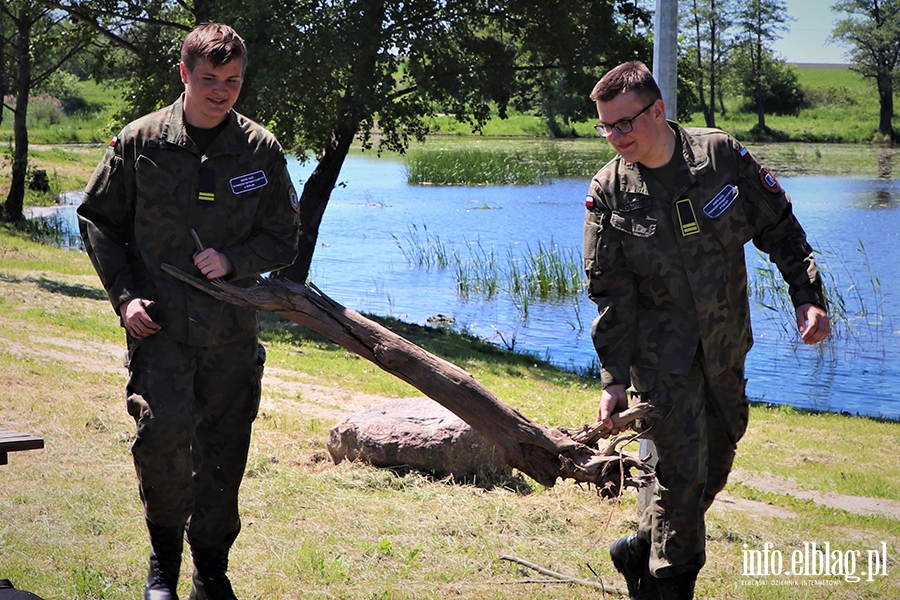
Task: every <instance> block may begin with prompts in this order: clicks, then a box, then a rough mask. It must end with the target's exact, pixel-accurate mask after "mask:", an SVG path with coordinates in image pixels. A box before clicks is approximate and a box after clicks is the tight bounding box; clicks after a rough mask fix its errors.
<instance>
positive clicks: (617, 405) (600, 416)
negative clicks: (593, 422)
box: [597, 384, 628, 435]
mask: <svg viewBox="0 0 900 600" xmlns="http://www.w3.org/2000/svg"><path fill="white" fill-rule="evenodd" d="M626 408H628V394H627V393H626V392H625V386H624V385H622V384H614V385H608V386H606V387H605V388H603V393H602V394H600V407H599V409H598V410H597V420H598V421H600V422H601V423H603V424H604V425H606V426H607V427H608V428H609V430H610V435H618V434H619V432H621V431H624V429H619V428H617V427H613V422H612V418H611V417H612V415H614V414H615V413H617V412H621V411H623V410H625V409H626Z"/></svg>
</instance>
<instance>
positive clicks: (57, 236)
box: [17, 214, 83, 249]
mask: <svg viewBox="0 0 900 600" xmlns="http://www.w3.org/2000/svg"><path fill="white" fill-rule="evenodd" d="M17 228H18V229H19V230H20V231H22V232H24V233H26V234H27V235H28V237H29V239H31V241H33V242H37V243H39V244H47V245H49V246H57V247H59V248H74V249H81V248H83V244H82V242H81V237H80V236H79V235H77V234H76V235H69V228H68V227H67V225H66V222H65V220H64V219H63V218H62V217H60V216H59V215H56V214H53V215H49V216H45V217H35V218H33V219H26V220H25V221H23V222H22V223H21V224H20V225H18V226H17Z"/></svg>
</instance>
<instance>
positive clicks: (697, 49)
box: [679, 0, 735, 127]
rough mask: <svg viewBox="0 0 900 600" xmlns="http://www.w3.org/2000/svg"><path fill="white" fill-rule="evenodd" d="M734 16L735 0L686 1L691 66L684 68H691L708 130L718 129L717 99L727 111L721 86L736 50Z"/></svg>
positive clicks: (685, 23)
mask: <svg viewBox="0 0 900 600" xmlns="http://www.w3.org/2000/svg"><path fill="white" fill-rule="evenodd" d="M734 13H735V2H734V0H687V2H685V3H684V9H683V11H682V17H681V25H682V30H683V31H684V32H685V33H684V36H685V41H686V42H687V44H688V45H689V47H690V50H688V52H687V53H688V55H689V56H690V57H691V63H689V64H685V65H684V66H685V67H688V66H690V69H691V72H692V73H693V75H694V81H695V82H696V90H697V106H696V108H697V109H699V110H700V112H702V113H703V117H704V119H705V121H706V126H707V127H715V126H716V117H715V113H716V101H717V100H718V101H719V105H720V107H721V112H722V113H723V114H724V112H725V108H724V103H723V102H722V95H723V94H722V83H723V82H724V79H725V74H726V68H727V62H728V57H729V54H730V52H731V49H732V47H733V39H732V38H733V34H734V32H733V28H732V23H733V17H734ZM681 68H682V66H681V65H679V70H681Z"/></svg>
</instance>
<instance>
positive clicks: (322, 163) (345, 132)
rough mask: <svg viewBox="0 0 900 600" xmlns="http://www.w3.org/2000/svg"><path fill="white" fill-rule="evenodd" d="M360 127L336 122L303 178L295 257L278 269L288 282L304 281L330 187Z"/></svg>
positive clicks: (331, 188) (356, 123)
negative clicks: (307, 176) (314, 162)
mask: <svg viewBox="0 0 900 600" xmlns="http://www.w3.org/2000/svg"><path fill="white" fill-rule="evenodd" d="M358 126H359V121H358V120H357V121H356V122H355V123H353V124H348V123H346V122H337V123H335V124H334V128H333V129H332V130H331V140H330V141H329V143H328V146H326V148H325V152H324V153H322V158H320V159H319V164H318V165H317V166H316V169H315V170H314V171H313V172H312V175H310V176H309V179H307V180H306V184H304V186H303V194H302V195H301V196H300V215H299V216H300V241H299V243H298V250H299V253H298V255H297V260H295V261H294V264H292V265H291V266H289V267H285V268H284V269H282V270H281V271H280V274H281V276H283V277H285V278H286V279H290V280H291V281H296V282H299V283H304V282H305V281H306V280H307V278H308V277H309V267H310V265H311V264H312V258H313V253H314V252H315V250H316V240H317V239H318V237H319V226H320V225H321V224H322V216H323V215H324V214H325V208H326V207H327V206H328V200H329V199H330V198H331V190H333V189H334V186H335V185H336V184H337V180H338V176H340V174H341V167H343V165H344V159H346V158H347V153H348V152H349V151H350V145H351V144H352V143H353V136H354V134H355V132H356V130H357V128H358Z"/></svg>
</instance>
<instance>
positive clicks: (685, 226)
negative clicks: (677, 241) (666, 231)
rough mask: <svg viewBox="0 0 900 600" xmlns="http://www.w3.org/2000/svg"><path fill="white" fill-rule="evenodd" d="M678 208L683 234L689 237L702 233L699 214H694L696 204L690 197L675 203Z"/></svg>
mask: <svg viewBox="0 0 900 600" xmlns="http://www.w3.org/2000/svg"><path fill="white" fill-rule="evenodd" d="M675 208H676V209H678V221H679V222H680V223H681V235H683V236H684V237H687V236H689V235H694V234H695V233H700V225H698V224H697V215H696V214H694V206H693V205H692V204H691V201H690V199H688V198H685V199H684V200H679V201H678V202H676V203H675Z"/></svg>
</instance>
